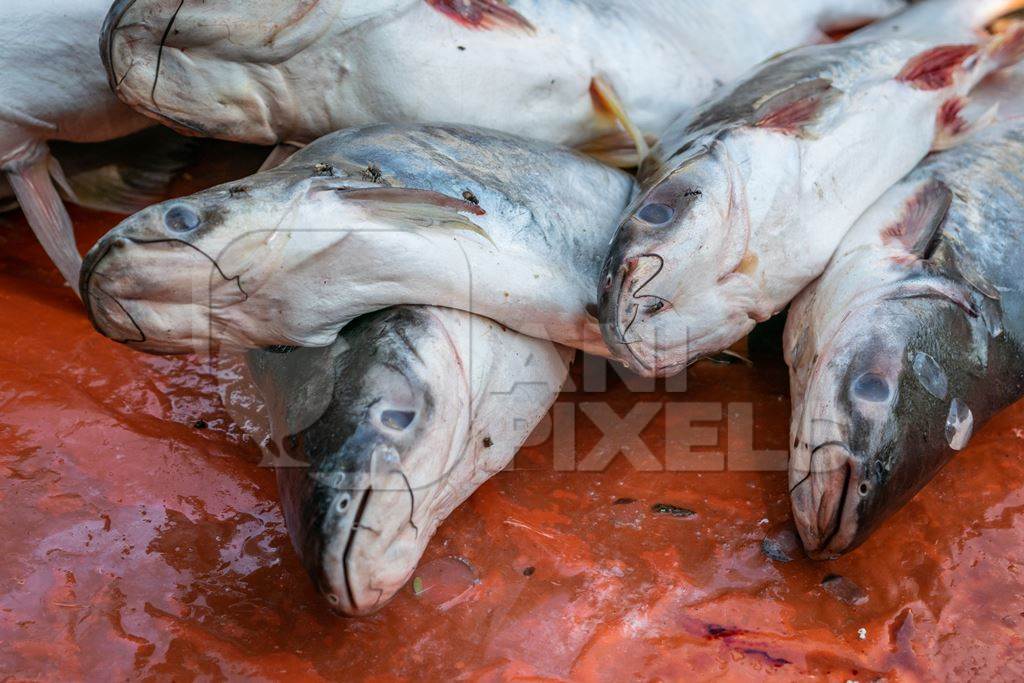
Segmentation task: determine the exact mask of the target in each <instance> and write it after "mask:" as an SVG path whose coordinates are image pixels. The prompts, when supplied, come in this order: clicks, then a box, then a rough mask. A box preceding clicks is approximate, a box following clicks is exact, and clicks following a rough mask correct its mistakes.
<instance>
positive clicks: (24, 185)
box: [7, 153, 82, 294]
mask: <svg viewBox="0 0 1024 683" xmlns="http://www.w3.org/2000/svg"><path fill="white" fill-rule="evenodd" d="M7 180H8V182H10V184H11V188H12V189H13V190H14V196H15V197H17V198H18V203H19V204H20V205H21V210H22V211H24V213H25V217H26V218H27V219H28V223H29V225H30V226H31V228H32V232H34V233H35V235H36V238H37V239H38V240H39V243H40V244H42V245H43V249H44V250H46V253H47V255H48V256H49V257H50V260H52V261H53V263H54V265H56V266H57V269H58V270H59V271H60V272H61V275H63V276H64V279H65V280H66V281H67V283H68V284H69V285H70V286H71V288H72V289H73V290H74V291H75V293H76V294H77V293H78V276H79V271H80V270H81V267H82V256H81V254H79V253H78V246H77V245H76V244H75V233H74V229H73V227H72V225H71V217H70V216H68V212H67V210H66V209H65V208H64V203H63V202H62V201H61V198H60V195H59V194H58V193H57V189H56V188H55V187H54V186H53V182H52V180H51V178H50V155H49V154H48V153H47V154H43V155H40V156H39V157H38V158H37V159H36V160H34V161H33V162H32V163H30V164H26V165H25V166H22V167H19V168H17V169H16V170H9V171H7Z"/></svg>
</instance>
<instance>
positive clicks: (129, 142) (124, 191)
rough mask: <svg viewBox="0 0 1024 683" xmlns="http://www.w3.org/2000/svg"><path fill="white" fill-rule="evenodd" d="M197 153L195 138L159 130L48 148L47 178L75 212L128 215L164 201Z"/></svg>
mask: <svg viewBox="0 0 1024 683" xmlns="http://www.w3.org/2000/svg"><path fill="white" fill-rule="evenodd" d="M197 147H198V143H197V142H196V140H195V139H194V138H186V137H182V136H180V135H176V134H174V133H172V132H170V131H169V130H166V129H162V128H153V129H150V130H145V131H142V132H140V133H136V134H134V135H131V136H128V137H126V138H121V139H118V140H111V141H109V142H101V143H95V144H85V145H83V144H73V143H59V142H57V143H52V144H51V151H52V156H51V158H52V159H53V161H52V162H51V165H50V175H51V177H52V178H53V179H54V181H56V182H57V184H58V185H59V187H60V188H61V190H62V191H63V192H64V194H65V196H66V197H67V199H68V200H70V201H72V202H74V203H75V204H78V205H79V206H85V207H88V208H90V209H97V210H99V211H112V212H114V213H123V214H131V213H135V212H137V211H141V210H142V209H144V208H146V207H147V206H150V205H152V204H155V203H157V202H160V201H162V200H164V199H166V197H167V194H168V190H169V188H170V185H171V183H172V182H174V180H175V178H177V177H178V176H179V175H180V174H181V172H182V171H183V170H184V169H185V168H187V167H188V166H189V165H191V164H192V163H193V162H194V161H195V157H196V149H197ZM140 150H141V153H140ZM57 159H60V160H61V164H58V163H57ZM62 164H63V166H64V169H65V170H67V172H68V176H67V178H64V172H63V171H62V170H61V165H62Z"/></svg>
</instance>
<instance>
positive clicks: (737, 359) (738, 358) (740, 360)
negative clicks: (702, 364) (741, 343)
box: [705, 349, 754, 368]
mask: <svg viewBox="0 0 1024 683" xmlns="http://www.w3.org/2000/svg"><path fill="white" fill-rule="evenodd" d="M705 360H708V361H710V362H712V363H714V364H715V365H736V364H741V365H746V366H747V367H751V368H752V367H754V361H752V360H750V359H749V358H747V357H746V356H744V355H743V354H740V353H737V352H735V351H730V350H728V349H726V350H724V351H719V352H718V353H714V354H711V355H710V356H708V357H707V358H706V359H705Z"/></svg>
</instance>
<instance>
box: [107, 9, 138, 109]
mask: <svg viewBox="0 0 1024 683" xmlns="http://www.w3.org/2000/svg"><path fill="white" fill-rule="evenodd" d="M136 1H137V0H115V2H114V4H113V5H111V7H110V9H109V10H108V11H107V16H106V17H105V18H104V19H103V27H102V28H101V29H100V60H101V61H102V62H103V68H104V69H105V70H106V72H107V85H109V86H110V89H111V90H112V91H113V92H114V93H115V94H116V93H117V91H118V89H119V86H118V83H117V77H116V76H115V75H114V54H113V53H114V32H115V31H117V29H118V27H119V26H120V24H121V20H122V19H124V15H125V14H126V13H127V12H128V10H129V9H131V8H132V6H133V5H134V4H135V3H136Z"/></svg>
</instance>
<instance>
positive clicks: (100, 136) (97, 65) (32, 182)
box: [0, 0, 152, 287]
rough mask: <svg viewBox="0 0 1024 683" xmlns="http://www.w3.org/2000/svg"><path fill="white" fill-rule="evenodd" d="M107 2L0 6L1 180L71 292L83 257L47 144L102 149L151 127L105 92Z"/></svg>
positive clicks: (54, 0)
mask: <svg viewBox="0 0 1024 683" xmlns="http://www.w3.org/2000/svg"><path fill="white" fill-rule="evenodd" d="M109 5H110V3H109V1H108V0H4V1H3V2H2V3H0V175H4V176H6V177H7V179H8V180H9V181H10V185H11V186H12V187H13V190H14V191H15V193H16V194H17V195H18V199H19V202H20V204H21V206H22V208H23V209H24V211H25V214H26V216H27V218H28V219H29V223H30V225H31V226H32V229H33V231H34V232H35V234H36V236H37V238H38V239H39V241H40V243H41V244H42V245H43V247H44V249H46V252H47V254H48V255H49V256H50V259H51V260H52V261H53V262H54V264H55V265H56V266H57V267H58V269H59V270H60V271H61V274H62V275H63V276H64V277H65V279H66V280H67V281H68V283H69V284H70V285H71V286H72V287H77V285H78V269H79V266H80V265H81V262H82V257H81V255H80V254H79V253H78V249H77V247H76V245H75V239H74V233H73V231H72V226H71V219H70V218H68V216H67V212H66V211H65V209H64V206H63V204H62V203H61V199H60V196H59V195H58V193H57V191H56V189H55V187H54V184H53V183H54V181H56V182H57V184H62V183H63V174H62V173H61V171H60V167H59V166H58V165H57V164H56V162H54V160H53V159H52V157H51V156H50V154H49V149H48V147H47V142H48V141H50V140H64V141H70V142H100V141H104V140H110V139H113V138H117V137H121V136H124V135H128V134H129V133H133V132H135V131H138V130H141V129H143V128H145V127H147V126H151V125H152V122H151V121H150V120H149V119H146V118H145V117H143V116H141V115H140V114H138V113H136V112H134V111H132V110H131V109H130V108H129V107H127V106H125V105H124V104H122V103H121V102H120V101H118V99H117V98H116V97H115V96H114V95H113V93H111V92H110V88H109V87H108V86H107V84H106V77H105V72H104V70H103V66H102V64H101V62H100V58H99V52H98V51H97V48H96V39H97V36H98V35H99V31H100V27H101V25H102V23H103V17H104V15H105V13H106V11H107V10H108V9H109Z"/></svg>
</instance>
